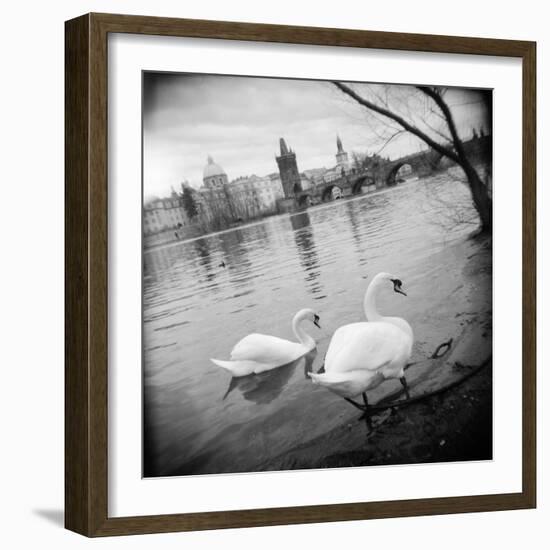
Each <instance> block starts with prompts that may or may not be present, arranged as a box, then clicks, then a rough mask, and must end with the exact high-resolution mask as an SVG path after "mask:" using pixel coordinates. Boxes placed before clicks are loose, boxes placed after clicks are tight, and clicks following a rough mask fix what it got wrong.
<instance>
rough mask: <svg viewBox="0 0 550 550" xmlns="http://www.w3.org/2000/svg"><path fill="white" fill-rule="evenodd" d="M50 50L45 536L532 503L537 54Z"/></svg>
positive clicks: (243, 44)
mask: <svg viewBox="0 0 550 550" xmlns="http://www.w3.org/2000/svg"><path fill="white" fill-rule="evenodd" d="M65 40H66V59H65V63H66V107H65V109H66V110H65V113H66V165H65V166H66V172H65V178H66V179H65V186H66V206H65V212H66V364H65V369H66V400H65V402H66V424H65V427H66V461H65V468H66V516H65V517H66V527H67V528H68V529H71V530H73V531H76V532H78V533H81V534H83V535H87V536H106V535H122V534H139V533H153V532H168V531H184V530H197V529H218V528H236V527H249V526H262V525H280V524H292V523H313V522H323V521H341V520H342V521H343V520H358V519H371V518H387V517H399V516H415V515H428V514H446V513H458V512H460V513H462V512H476V511H492V510H508V509H519V508H533V507H535V505H536V442H535V434H536V424H535V421H536V418H535V410H536V403H535V395H536V387H535V374H536V364H535V318H536V308H535V298H536V295H535V271H536V270H535V267H536V258H535V249H536V248H535V244H536V238H535V221H536V220H535V203H536V201H535V166H536V162H535V150H536V147H535V108H536V106H535V90H536V86H535V66H536V63H535V51H536V50H535V43H533V42H520V41H513V40H495V39H482V38H464V37H451V36H428V35H413V34H401V33H382V32H373V31H357V30H342V29H325V28H308V27H290V26H277V25H263V24H249V23H230V22H218V21H198V20H187V19H165V18H155V17H141V16H125V15H110V14H88V15H84V16H82V17H79V18H77V19H73V20H71V21H68V22H67V23H66V28H65Z"/></svg>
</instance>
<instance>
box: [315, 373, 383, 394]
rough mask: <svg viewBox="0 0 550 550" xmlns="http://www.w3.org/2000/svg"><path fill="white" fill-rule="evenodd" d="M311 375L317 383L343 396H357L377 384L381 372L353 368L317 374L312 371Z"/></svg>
mask: <svg viewBox="0 0 550 550" xmlns="http://www.w3.org/2000/svg"><path fill="white" fill-rule="evenodd" d="M309 376H310V377H311V378H312V380H313V382H314V383H315V384H319V385H320V386H325V387H326V388H328V389H329V390H330V391H332V392H334V393H336V394H337V395H341V396H342V397H355V396H357V395H360V394H361V393H363V392H364V391H366V390H367V389H369V387H371V385H377V384H376V382H378V383H379V380H377V378H378V377H380V378H382V376H381V375H380V374H377V373H376V372H375V371H370V370H364V369H362V370H352V371H349V372H325V373H323V374H317V373H315V372H310V373H309ZM382 379H383V378H382Z"/></svg>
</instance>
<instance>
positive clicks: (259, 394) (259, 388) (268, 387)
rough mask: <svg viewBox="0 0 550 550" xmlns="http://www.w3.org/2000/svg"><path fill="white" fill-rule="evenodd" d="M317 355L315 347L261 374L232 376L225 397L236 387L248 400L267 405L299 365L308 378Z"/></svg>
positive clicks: (277, 395)
mask: <svg viewBox="0 0 550 550" xmlns="http://www.w3.org/2000/svg"><path fill="white" fill-rule="evenodd" d="M316 356H317V349H313V350H311V351H310V352H309V353H307V354H306V355H304V356H302V357H300V358H299V359H296V361H293V362H292V363H289V364H288V365H284V366H282V367H277V368H276V369H273V370H270V371H266V372H262V373H260V374H250V375H248V376H242V377H240V378H231V381H230V382H229V387H228V388H227V391H226V392H225V395H224V396H223V399H226V398H227V396H228V395H229V394H230V393H231V392H232V391H233V390H234V389H238V390H239V391H240V392H241V394H242V396H243V397H244V399H246V400H247V401H251V402H253V403H256V404H257V405H267V404H268V403H271V402H272V401H273V400H274V399H276V398H277V397H279V395H280V394H281V392H282V391H283V389H284V388H285V386H286V385H287V384H288V381H289V380H290V379H291V377H292V375H293V374H294V372H295V370H296V368H297V367H298V365H303V368H304V377H305V378H308V373H309V372H312V370H313V362H314V360H315V357H316Z"/></svg>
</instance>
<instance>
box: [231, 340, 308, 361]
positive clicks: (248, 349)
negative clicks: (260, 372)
mask: <svg viewBox="0 0 550 550" xmlns="http://www.w3.org/2000/svg"><path fill="white" fill-rule="evenodd" d="M299 348H300V345H299V344H297V343H295V342H290V341H289V340H284V339H283V338H277V337H276V336H269V335H266V334H249V335H248V336H245V337H244V338H243V339H242V340H241V341H239V342H237V344H236V345H235V347H234V348H233V349H232V350H231V360H232V361H257V362H259V363H267V364H284V361H286V360H287V359H288V362H290V361H293V360H294V359H297V357H298V356H297V355H296V354H297V353H298V354H299V352H300V349H299ZM281 361H283V363H281Z"/></svg>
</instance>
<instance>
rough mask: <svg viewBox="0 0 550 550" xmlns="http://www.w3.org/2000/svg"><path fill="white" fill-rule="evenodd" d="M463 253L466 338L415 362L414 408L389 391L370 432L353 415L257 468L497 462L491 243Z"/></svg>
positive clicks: (471, 245) (466, 246)
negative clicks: (494, 457) (439, 353)
mask: <svg viewBox="0 0 550 550" xmlns="http://www.w3.org/2000/svg"><path fill="white" fill-rule="evenodd" d="M455 248H456V247H455ZM458 248H459V249H460V250H463V251H465V252H468V251H469V252H470V255H469V256H468V261H467V263H466V265H465V267H464V269H463V273H462V275H463V277H464V280H465V281H466V285H467V286H468V289H467V290H466V292H460V291H461V290H464V287H462V288H460V287H457V289H456V291H457V293H460V294H461V296H462V298H461V299H463V300H464V302H463V303H464V308H463V311H462V312H459V313H457V314H456V318H457V319H459V318H461V319H462V321H460V323H459V326H460V327H461V333H460V334H459V335H458V337H456V338H455V339H454V340H453V343H452V345H451V349H450V351H448V353H445V352H444V350H443V349H442V352H444V355H442V356H441V357H439V358H435V359H430V358H425V359H421V360H418V362H417V363H416V364H415V365H412V366H411V368H410V369H408V371H407V379H408V380H409V385H410V386H411V401H412V402H411V404H403V403H404V402H405V397H404V395H403V391H402V390H400V389H397V390H395V391H392V392H390V393H386V394H385V395H383V396H381V397H379V398H378V399H375V400H374V401H372V400H371V401H370V402H371V403H372V404H373V405H374V408H376V405H377V404H378V405H379V406H380V404H382V403H384V404H388V408H385V409H383V410H378V411H374V412H372V414H371V422H372V425H371V427H370V428H369V427H368V426H367V423H366V421H365V419H363V418H361V413H360V412H359V411H355V412H354V413H353V414H352V415H351V416H350V415H346V417H345V419H343V420H342V422H341V423H340V424H339V425H338V426H337V427H336V428H334V429H332V430H330V431H329V432H327V433H325V434H323V435H321V436H319V437H317V438H315V439H313V440H311V441H308V442H306V443H304V444H301V445H298V446H296V447H295V448H293V449H291V450H289V451H288V452H285V453H282V454H281V455H279V456H278V457H276V458H274V459H273V460H269V461H266V462H265V463H263V464H262V465H261V466H260V467H259V468H258V469H259V470H264V471H265V470H294V469H310V468H315V469H318V468H335V467H352V466H374V465H389V464H415V463H428V462H447V461H466V460H491V459H492V430H493V416H492V410H493V406H492V405H493V401H492V395H493V386H492V379H493V373H492V361H491V337H492V332H491V325H492V314H491V304H490V296H491V292H490V287H491V240H490V239H489V238H486V237H484V238H476V239H473V240H469V241H467V242H465V243H462V244H461V245H459V246H458ZM455 252H457V251H456V250H455ZM448 253H449V251H446V252H444V253H443V254H442V255H440V258H439V259H440V260H441V259H442V258H443V257H444V256H445V255H447V254H448ZM434 260H435V258H434ZM449 299H452V296H449ZM472 306H474V307H472ZM432 314H433V315H437V311H433V312H432ZM434 351H435V350H434ZM445 388H448V389H445ZM383 391H384V390H383ZM423 396H424V397H423ZM335 398H336V396H335ZM391 404H395V405H396V406H395V407H391V406H389V405H391ZM401 404H402V405H401ZM343 406H344V405H343ZM352 410H353V409H352Z"/></svg>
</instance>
